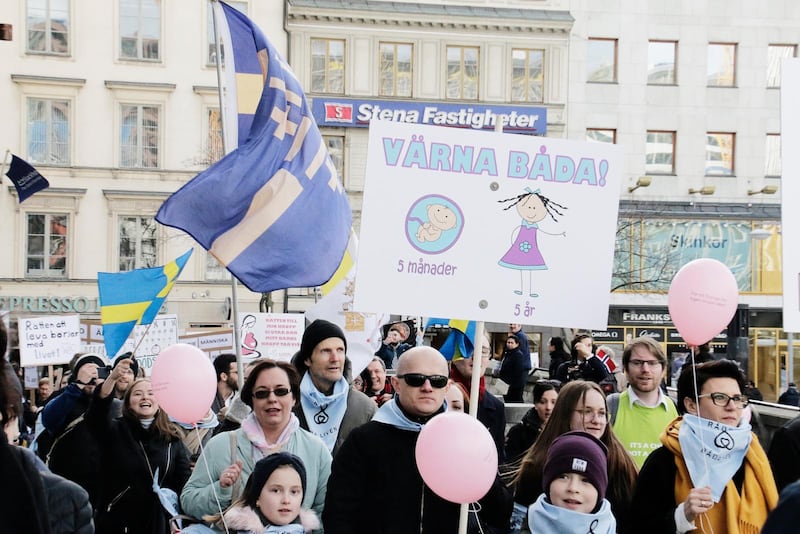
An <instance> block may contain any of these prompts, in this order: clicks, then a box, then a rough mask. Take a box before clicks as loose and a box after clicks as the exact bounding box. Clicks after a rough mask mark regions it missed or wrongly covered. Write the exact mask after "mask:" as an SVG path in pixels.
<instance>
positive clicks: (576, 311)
mask: <svg viewBox="0 0 800 534" xmlns="http://www.w3.org/2000/svg"><path fill="white" fill-rule="evenodd" d="M622 160H623V158H622V151H621V148H620V147H618V146H615V145H607V144H602V143H586V142H578V141H567V140H562V139H551V138H544V137H532V136H522V135H513V134H500V133H490V132H478V131H472V130H461V129H456V128H445V127H436V126H421V125H413V124H404V123H395V122H388V121H373V122H372V123H371V126H370V132H369V144H368V154H367V167H366V182H365V186H364V203H363V211H362V222H361V246H360V249H359V255H358V271H357V275H356V284H355V299H354V307H355V309H358V310H363V311H367V312H380V311H381V310H386V309H390V310H392V312H393V313H400V314H408V315H426V316H433V317H458V318H469V319H472V320H479V321H495V322H506V323H523V324H538V325H551V326H561V327H570V328H571V327H581V328H597V329H603V328H605V327H606V323H607V319H608V304H609V298H610V295H609V294H610V291H609V289H610V284H611V269H612V261H613V253H614V241H615V232H616V222H617V212H618V205H619V193H620V184H621V177H620V173H621V168H622Z"/></svg>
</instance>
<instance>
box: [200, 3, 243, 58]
mask: <svg viewBox="0 0 800 534" xmlns="http://www.w3.org/2000/svg"><path fill="white" fill-rule="evenodd" d="M226 4H228V5H229V6H231V7H232V8H234V9H236V10H237V11H240V12H241V13H244V14H245V15H247V2H232V1H228V2H226ZM206 12H207V13H208V32H207V33H208V35H207V37H208V57H207V58H206V63H207V64H208V65H210V66H213V65H216V57H217V39H216V38H215V36H214V15H213V14H212V8H211V2H208V4H207V5H206ZM222 59H223V65H224V64H225V63H224V60H225V51H224V50H222Z"/></svg>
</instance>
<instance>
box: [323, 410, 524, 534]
mask: <svg viewBox="0 0 800 534" xmlns="http://www.w3.org/2000/svg"><path fill="white" fill-rule="evenodd" d="M418 437H419V433H418V432H413V431H410V430H401V429H399V428H396V427H394V426H391V425H388V424H385V423H380V422H377V421H370V422H369V423H367V424H365V425H363V426H361V427H359V428H356V429H355V430H353V431H352V432H351V433H350V436H349V437H348V438H347V440H346V441H345V442H344V444H343V445H342V448H341V449H340V450H339V453H338V454H337V455H336V456H334V458H333V465H332V466H331V476H330V479H328V493H327V498H326V499H325V510H324V511H323V513H322V524H323V525H324V526H325V531H326V532H335V533H336V534H360V533H363V534H373V533H374V532H377V531H380V532H382V533H383V534H408V533H409V532H416V533H420V534H455V533H456V532H457V531H458V516H459V505H458V504H454V503H451V502H448V501H446V500H444V499H442V498H441V497H439V496H438V495H436V494H435V493H434V492H433V491H432V490H431V489H430V488H429V487H428V486H426V485H425V483H424V482H423V481H422V477H421V475H420V473H419V470H418V469H417V464H416V460H415V455H414V451H415V447H416V443H417V438H418ZM454 439H457V436H454ZM464 468H465V469H468V468H469V466H464ZM480 506H481V513H480V517H481V520H482V521H483V522H484V523H486V524H488V525H490V526H494V527H497V528H500V529H503V528H505V529H507V527H508V522H509V518H510V517H511V509H512V507H513V502H512V499H511V494H510V493H509V491H508V489H507V488H506V487H505V486H504V485H503V483H502V482H501V481H500V478H499V477H497V478H496V479H495V482H494V484H493V486H492V487H491V489H490V490H489V493H487V495H486V496H485V497H484V498H483V499H481V500H480Z"/></svg>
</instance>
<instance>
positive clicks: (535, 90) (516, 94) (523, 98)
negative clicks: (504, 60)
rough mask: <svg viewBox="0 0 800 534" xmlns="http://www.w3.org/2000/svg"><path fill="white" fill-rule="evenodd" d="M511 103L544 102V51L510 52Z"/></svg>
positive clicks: (518, 50)
mask: <svg viewBox="0 0 800 534" xmlns="http://www.w3.org/2000/svg"><path fill="white" fill-rule="evenodd" d="M511 101H512V102H544V50H520V49H517V50H512V51H511Z"/></svg>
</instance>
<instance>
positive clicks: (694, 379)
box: [678, 345, 711, 480]
mask: <svg viewBox="0 0 800 534" xmlns="http://www.w3.org/2000/svg"><path fill="white" fill-rule="evenodd" d="M696 348H697V347H695V346H694V345H690V346H689V349H690V350H691V352H692V382H693V383H694V405H695V406H697V417H701V415H700V391H698V388H697V353H696V352H695V349H696ZM678 401H680V399H678ZM705 426H706V425H700V446H701V447H702V448H703V449H704V450H705V448H706V445H705V442H704V441H703V434H705V429H704V427H705ZM701 456H702V457H703V467H704V468H705V473H704V474H705V476H706V480H711V475H710V473H709V470H708V458H707V457H706V455H705V454H702V455H701Z"/></svg>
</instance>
